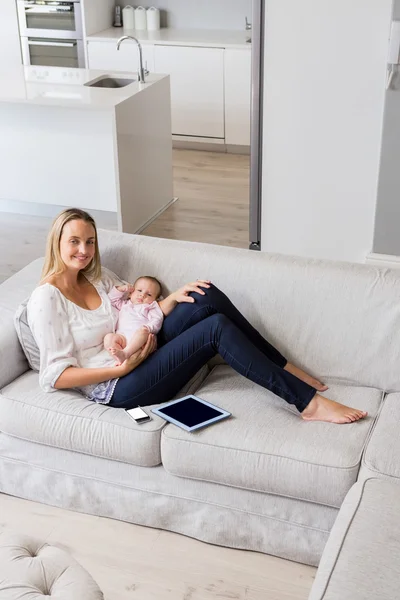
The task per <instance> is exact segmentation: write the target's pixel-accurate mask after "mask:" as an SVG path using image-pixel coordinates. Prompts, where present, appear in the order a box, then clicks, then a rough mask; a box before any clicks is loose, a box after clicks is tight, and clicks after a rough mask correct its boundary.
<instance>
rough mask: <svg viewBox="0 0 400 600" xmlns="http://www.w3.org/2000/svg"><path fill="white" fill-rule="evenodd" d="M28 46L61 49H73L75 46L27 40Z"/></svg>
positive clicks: (72, 44) (74, 43) (73, 44)
mask: <svg viewBox="0 0 400 600" xmlns="http://www.w3.org/2000/svg"><path fill="white" fill-rule="evenodd" d="M28 44H29V45H30V46H59V47H62V48H73V47H74V46H76V42H39V41H34V40H28Z"/></svg>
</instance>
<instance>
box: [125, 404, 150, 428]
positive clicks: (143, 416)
mask: <svg viewBox="0 0 400 600" xmlns="http://www.w3.org/2000/svg"><path fill="white" fill-rule="evenodd" d="M125 412H126V413H128V415H129V416H130V418H131V419H133V420H134V421H135V423H138V424H139V425H141V424H142V423H147V421H151V417H150V415H148V414H147V412H145V411H144V410H143V408H140V406H138V407H137V408H126V409H125Z"/></svg>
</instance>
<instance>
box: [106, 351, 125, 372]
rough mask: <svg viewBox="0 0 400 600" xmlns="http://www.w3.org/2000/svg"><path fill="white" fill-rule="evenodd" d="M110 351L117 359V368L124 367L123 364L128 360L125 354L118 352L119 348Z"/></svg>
mask: <svg viewBox="0 0 400 600" xmlns="http://www.w3.org/2000/svg"><path fill="white" fill-rule="evenodd" d="M108 351H109V353H110V354H111V355H112V356H114V358H115V359H116V362H115V364H116V365H117V367H119V365H122V363H123V362H124V361H125V360H126V356H125V352H124V351H123V350H117V348H109V349H108Z"/></svg>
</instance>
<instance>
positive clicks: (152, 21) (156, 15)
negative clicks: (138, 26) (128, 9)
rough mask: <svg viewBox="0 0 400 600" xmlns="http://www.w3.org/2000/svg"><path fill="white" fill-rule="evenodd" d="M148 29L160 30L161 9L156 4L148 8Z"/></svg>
mask: <svg viewBox="0 0 400 600" xmlns="http://www.w3.org/2000/svg"><path fill="white" fill-rule="evenodd" d="M147 29H148V30H149V31H158V30H159V29H160V11H159V10H158V8H156V7H155V6H151V7H150V8H148V9H147Z"/></svg>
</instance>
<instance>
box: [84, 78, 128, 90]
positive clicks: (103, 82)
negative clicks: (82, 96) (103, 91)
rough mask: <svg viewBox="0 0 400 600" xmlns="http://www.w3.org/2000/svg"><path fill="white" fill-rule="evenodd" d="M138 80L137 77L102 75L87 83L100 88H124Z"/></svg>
mask: <svg viewBox="0 0 400 600" xmlns="http://www.w3.org/2000/svg"><path fill="white" fill-rule="evenodd" d="M134 81H136V80H135V79H120V78H116V77H100V78H99V79H93V80H92V81H88V82H87V83H85V85H87V86H88V87H98V88H122V87H125V86H126V85H129V84H130V83H133V82H134Z"/></svg>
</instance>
